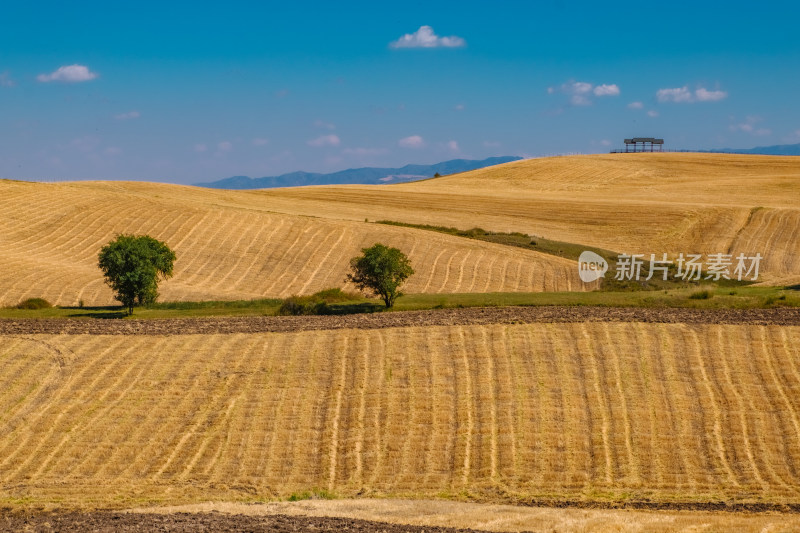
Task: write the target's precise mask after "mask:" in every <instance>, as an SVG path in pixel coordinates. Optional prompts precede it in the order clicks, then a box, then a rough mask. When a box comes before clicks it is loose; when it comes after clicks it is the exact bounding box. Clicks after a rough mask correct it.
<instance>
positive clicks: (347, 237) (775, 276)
mask: <svg viewBox="0 0 800 533" xmlns="http://www.w3.org/2000/svg"><path fill="white" fill-rule="evenodd" d="M0 210H2V217H0V305H10V304H15V303H17V302H18V301H20V300H21V299H24V298H28V297H44V298H46V299H48V300H50V301H51V302H53V303H56V304H61V305H75V304H77V303H78V302H79V301H80V300H83V301H84V303H85V304H86V305H105V304H110V303H113V300H112V296H111V292H110V291H109V290H108V289H107V287H106V286H105V285H104V284H103V280H102V277H101V276H100V273H99V270H98V269H97V267H96V257H97V253H98V251H99V249H100V247H101V246H102V245H103V244H105V243H106V242H108V241H109V240H110V239H112V238H113V236H114V235H115V234H116V233H119V232H133V233H148V234H150V235H152V236H154V237H156V238H159V239H161V240H164V241H165V242H167V244H169V245H170V246H171V247H173V248H174V249H175V250H176V252H177V254H178V262H177V263H176V275H175V277H174V278H173V279H171V280H170V281H169V282H167V283H165V284H163V287H162V293H163V298H164V299H168V300H200V299H221V300H231V299H252V298H263V297H285V296H289V295H291V294H308V293H313V292H315V291H318V290H321V289H324V288H329V287H336V286H343V285H344V278H345V274H346V272H347V268H348V260H349V259H350V257H352V256H354V255H356V254H357V253H358V251H359V249H360V248H362V247H365V246H370V245H372V244H374V243H375V242H379V241H380V242H385V243H386V244H389V245H392V246H397V247H399V248H401V249H402V250H403V251H404V252H405V253H407V254H408V255H409V256H410V258H411V261H412V263H413V264H414V265H415V267H416V269H417V274H416V275H414V276H413V277H412V278H411V279H410V280H409V282H408V284H407V286H406V291H407V292H419V293H421V292H433V293H440V292H442V293H444V292H448V293H452V292H501V291H525V292H537V291H564V290H583V289H587V288H588V289H591V288H594V287H593V286H591V285H589V286H587V285H584V284H582V283H581V282H580V280H579V279H578V277H577V273H576V266H575V263H574V262H571V261H568V260H565V259H561V258H557V257H554V256H549V255H544V254H538V253H535V252H532V251H526V250H521V249H509V248H508V247H503V246H500V245H494V244H491V243H485V242H479V241H472V240H467V239H463V238H458V237H453V236H449V235H443V234H439V233H432V232H425V231H420V230H415V229H410V228H401V227H390V226H384V225H376V224H373V223H365V222H364V220H365V219H368V220H370V221H373V222H374V221H375V220H379V219H391V220H397V221H404V222H410V223H427V224H434V225H447V226H455V227H458V228H461V229H468V228H471V227H474V226H482V227H483V228H484V229H487V230H494V231H523V232H526V233H529V234H532V235H540V236H544V237H547V238H550V239H557V240H563V241H567V242H575V243H580V244H586V245H593V246H599V247H604V248H608V249H611V250H614V251H617V252H621V253H645V254H650V253H656V254H661V253H663V252H668V253H672V254H677V253H706V254H707V253H732V254H734V255H735V254H738V253H745V254H748V255H750V254H754V253H757V252H758V253H761V254H762V255H763V256H764V260H763V262H762V264H761V278H760V279H761V280H763V281H765V282H767V283H786V284H790V283H798V282H800V242H798V240H797V235H798V233H800V161H799V160H798V158H791V157H770V156H734V155H725V154H678V153H667V154H614V155H593V156H571V157H555V158H543V159H532V160H526V161H519V162H514V163H508V164H505V165H499V166H496V167H490V168H487V169H482V170H477V171H473V172H467V173H463V174H457V175H453V176H446V177H443V178H439V179H432V180H427V181H422V182H418V183H410V184H398V185H391V186H327V187H302V188H292V189H276V190H267V191H216V190H207V189H200V188H194V187H182V186H174V185H162V184H153V183H135V182H79V183H62V184H33V183H20V182H9V181H0Z"/></svg>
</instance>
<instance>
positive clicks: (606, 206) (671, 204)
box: [249, 153, 800, 282]
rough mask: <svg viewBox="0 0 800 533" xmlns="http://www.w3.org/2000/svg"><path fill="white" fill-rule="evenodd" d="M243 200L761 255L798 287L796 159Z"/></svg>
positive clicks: (620, 157)
mask: <svg viewBox="0 0 800 533" xmlns="http://www.w3.org/2000/svg"><path fill="white" fill-rule="evenodd" d="M249 194H253V195H256V196H257V197H260V198H261V199H262V200H263V203H264V205H267V206H269V208H270V209H273V210H275V211H280V212H285V213H294V214H312V213H313V214H314V215H316V216H325V217H330V218H336V219H340V218H349V219H353V220H363V219H364V218H365V217H368V218H369V219H370V220H373V219H389V220H397V221H403V222H410V223H417V224H433V225H445V226H454V227H458V228H461V229H468V228H471V227H474V226H481V227H483V228H484V229H487V230H493V231H522V232H525V233H529V234H531V235H539V236H543V237H546V238H549V239H555V240H561V241H566V242H575V243H581V244H586V245H593V246H598V247H601V248H606V249H609V250H614V251H617V252H622V253H645V254H650V253H656V254H660V253H665V252H666V253H671V254H678V253H681V252H683V253H704V254H706V253H733V254H738V253H746V254H753V253H756V252H760V253H761V254H762V255H763V256H764V257H765V261H764V263H763V265H762V266H763V273H764V274H765V277H764V279H765V280H767V281H773V282H778V281H786V282H792V281H794V282H798V281H800V244H798V242H797V240H796V238H795V236H796V235H797V233H798V232H800V158H797V157H776V156H757V155H731V154H691V153H661V154H658V153H653V154H650V153H641V154H607V155H587V156H568V157H550V158H541V159H529V160H525V161H516V162H512V163H506V164H503V165H497V166H494V167H488V168H484V169H480V170H474V171H471V172H465V173H462V174H455V175H452V176H445V177H442V178H437V179H431V180H427V181H421V182H416V183H406V184H397V185H390V186H362V185H350V186H328V187H299V188H290V189H274V190H266V191H258V192H252V193H249Z"/></svg>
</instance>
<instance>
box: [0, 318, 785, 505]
mask: <svg viewBox="0 0 800 533" xmlns="http://www.w3.org/2000/svg"><path fill="white" fill-rule="evenodd" d="M798 346H800V328H797V327H778V326H758V325H701V324H694V325H688V324H644V323H574V324H541V323H536V324H525V325H521V324H516V325H514V324H497V325H484V326H451V327H408V328H389V329H380V330H337V331H317V332H311V333H309V332H304V333H265V334H228V335H205V336H204V335H173V336H87V335H31V336H5V337H3V338H2V339H0V382H2V383H5V384H6V386H5V387H3V388H2V390H0V502H4V503H6V504H19V503H23V504H48V503H49V504H58V505H67V506H73V505H76V506H86V505H92V506H101V507H102V506H118V507H122V506H131V505H142V504H147V503H191V502H198V501H208V500H226V501H236V500H240V501H252V500H262V499H274V498H285V497H288V496H289V495H290V494H291V493H293V492H295V491H305V490H311V489H315V488H316V489H323V490H329V491H332V492H334V493H336V494H337V495H339V496H341V497H352V496H360V497H365V496H379V497H386V496H400V497H413V498H430V497H442V496H444V497H450V498H471V499H477V500H483V501H495V502H503V501H505V502H510V501H525V500H526V499H532V498H538V499H548V498H556V499H577V500H587V499H588V500H596V501H610V500H616V499H620V498H630V499H635V500H643V499H650V500H653V501H664V502H686V501H695V502H697V501H720V500H724V501H735V502H777V503H782V502H783V503H786V502H798V501H800V482H799V481H798V480H800V352H799V351H798Z"/></svg>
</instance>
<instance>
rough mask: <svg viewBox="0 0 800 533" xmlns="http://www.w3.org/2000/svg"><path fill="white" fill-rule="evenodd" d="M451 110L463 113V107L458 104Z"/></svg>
mask: <svg viewBox="0 0 800 533" xmlns="http://www.w3.org/2000/svg"><path fill="white" fill-rule="evenodd" d="M453 109H455V110H456V111H464V109H465V106H464V104H458V105H456V106H455V107H454V108H453Z"/></svg>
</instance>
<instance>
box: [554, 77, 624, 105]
mask: <svg viewBox="0 0 800 533" xmlns="http://www.w3.org/2000/svg"><path fill="white" fill-rule="evenodd" d="M619 92H620V91H619V86H618V85H617V84H615V83H612V84H606V83H604V84H602V85H597V86H595V85H593V84H591V83H588V82H585V81H569V82H567V83H562V84H561V85H559V86H557V87H548V88H547V94H555V93H563V94H566V95H568V96H569V103H570V105H573V106H587V105H592V99H591V96H592V94H594V95H595V96H597V97H602V96H617V95H619Z"/></svg>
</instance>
